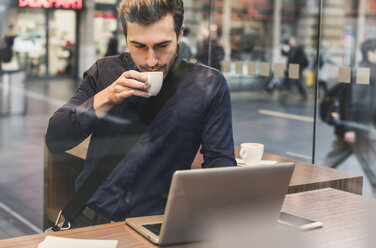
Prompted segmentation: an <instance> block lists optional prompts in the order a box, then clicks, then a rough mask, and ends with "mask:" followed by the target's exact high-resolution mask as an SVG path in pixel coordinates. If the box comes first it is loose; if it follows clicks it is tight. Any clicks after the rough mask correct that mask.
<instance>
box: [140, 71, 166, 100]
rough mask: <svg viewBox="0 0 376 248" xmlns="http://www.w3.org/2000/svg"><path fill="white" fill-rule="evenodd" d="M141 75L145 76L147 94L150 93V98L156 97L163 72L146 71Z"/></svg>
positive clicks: (160, 86) (160, 85)
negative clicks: (148, 86) (147, 86)
mask: <svg viewBox="0 0 376 248" xmlns="http://www.w3.org/2000/svg"><path fill="white" fill-rule="evenodd" d="M141 73H142V74H145V75H146V76H147V81H146V83H147V84H148V85H150V88H149V90H148V92H150V94H151V95H152V96H156V95H158V93H159V91H160V90H161V88H162V83H163V71H146V72H141Z"/></svg>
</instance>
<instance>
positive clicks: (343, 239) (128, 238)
mask: <svg viewBox="0 0 376 248" xmlns="http://www.w3.org/2000/svg"><path fill="white" fill-rule="evenodd" d="M375 209H376V201H375V200H373V199H370V198H365V197H362V196H360V195H356V194H351V193H347V192H344V191H340V190H335V189H331V188H327V189H321V190H313V191H308V192H301V193H297V194H290V195H287V196H286V198H285V202H284V204H283V207H282V210H283V211H286V212H289V213H292V214H295V215H299V216H302V217H305V218H311V219H315V220H318V221H321V222H323V223H324V226H323V227H322V228H320V229H315V230H310V231H306V232H303V233H301V238H302V240H303V244H304V246H301V247H307V248H322V247H341V248H347V247H348V248H354V247H357V248H361V247H368V246H366V242H367V239H368V238H370V236H371V237H372V236H374V234H373V232H374V230H375V226H372V227H369V226H367V220H369V219H370V218H371V217H370V216H371V214H374V210H375ZM373 216H375V215H373ZM375 224H376V221H374V222H373V225H375ZM46 235H47V234H37V235H31V236H25V237H20V238H14V239H7V240H0V247H2V248H7V247H9V248H10V247H12V248H13V247H18V248H22V247H27V248H29V247H37V245H38V243H40V242H41V241H42V240H43V239H44V237H45V236H46ZM49 235H55V236H60V237H68V238H82V239H116V240H119V244H118V247H119V248H123V247H138V248H148V247H155V246H154V245H152V244H151V243H150V242H149V241H147V240H146V239H144V238H143V237H142V236H140V235H139V234H138V233H136V232H135V231H133V230H132V229H130V228H129V227H127V226H126V225H125V224H124V222H118V223H110V224H105V225H100V226H93V227H85V228H78V229H73V230H69V231H63V232H57V233H50V234H49ZM171 247H190V248H196V247H206V244H204V243H195V244H185V245H180V246H171ZM369 247H372V246H369Z"/></svg>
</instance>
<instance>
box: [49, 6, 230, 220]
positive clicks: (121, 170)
mask: <svg viewBox="0 0 376 248" xmlns="http://www.w3.org/2000/svg"><path fill="white" fill-rule="evenodd" d="M119 16H120V19H121V22H122V26H123V32H124V36H125V40H126V42H127V44H128V47H129V53H122V54H119V55H117V56H110V57H104V58H102V59H99V60H98V61H97V62H96V63H95V64H94V65H92V66H91V67H90V69H89V70H87V71H86V72H85V73H84V79H83V81H82V83H81V85H80V87H79V89H78V90H77V92H76V94H75V95H74V96H73V97H72V98H71V99H70V100H69V102H68V103H67V104H65V105H64V106H62V107H61V108H60V109H58V110H57V111H56V112H55V113H54V115H53V116H52V117H51V119H50V121H49V125H48V129H47V134H46V144H47V146H48V148H49V150H50V151H51V152H63V151H66V150H68V149H71V148H73V147H75V146H76V145H77V144H79V143H80V142H82V141H83V140H84V139H86V138H87V137H88V136H89V135H91V140H90V145H89V149H88V153H87V158H86V160H85V167H84V170H83V172H82V173H81V175H80V176H79V177H78V178H77V180H76V190H78V189H79V188H80V186H81V185H83V184H84V181H85V179H87V178H88V177H89V176H90V175H89V174H90V173H91V172H92V171H93V170H94V168H98V166H99V168H100V167H102V166H106V165H107V164H101V161H102V160H104V159H105V158H106V157H108V154H113V153H115V156H117V157H120V162H119V163H118V164H117V166H116V167H115V169H114V170H112V172H111V173H110V174H109V176H108V177H107V178H106V179H105V181H104V182H103V183H101V184H100V186H99V188H98V189H97V190H96V191H95V193H94V194H93V195H92V196H91V197H90V199H89V201H87V202H86V206H85V207H84V209H83V211H81V210H82V209H79V210H80V211H81V212H80V214H78V215H77V216H75V217H74V218H73V221H72V222H71V224H72V227H80V226H89V225H96V224H102V223H107V222H109V221H111V220H112V221H122V220H124V219H125V218H126V217H134V216H145V215H155V214H162V213H163V212H164V208H165V204H166V200H167V194H168V191H169V186H170V182H171V177H172V174H173V173H174V171H176V170H181V169H190V168H191V164H192V162H193V160H194V158H195V155H196V153H197V151H198V149H199V147H200V146H201V153H202V154H203V158H204V162H203V164H202V167H204V168H207V167H221V166H235V165H236V161H235V156H234V143H233V134H232V121H231V100H230V92H229V88H228V85H227V82H226V80H225V78H224V76H223V75H222V74H221V73H220V72H218V71H217V70H214V69H213V68H210V67H207V66H202V65H200V64H192V63H189V62H187V61H185V60H183V59H182V55H181V53H179V50H178V47H179V42H180V41H181V37H182V34H183V30H184V26H183V25H182V23H183V17H184V8H183V1H182V0H145V1H137V0H123V1H121V3H120V6H119ZM148 71H162V72H163V73H164V81H163V86H162V89H161V91H160V92H159V94H158V95H157V96H153V97H151V95H150V93H149V92H148V88H149V85H148V84H146V82H147V77H146V76H145V75H144V74H142V73H141V72H148ZM137 135H140V137H139V138H138V139H136V143H135V144H134V145H132V146H131V148H130V150H129V151H128V153H127V154H122V150H124V149H125V148H124V147H123V146H113V144H117V141H118V140H122V139H123V138H126V139H128V138H129V139H133V138H132V137H137ZM127 142H128V143H129V141H127ZM126 145H127V144H125V146H126ZM119 150H120V151H119ZM118 151H119V153H120V154H119V153H117V152H118ZM115 158H116V157H115ZM88 211H89V212H90V213H94V215H95V216H98V218H96V220H94V219H91V218H90V217H88V215H87V214H86V213H87V212H88Z"/></svg>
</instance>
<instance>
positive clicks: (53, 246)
mask: <svg viewBox="0 0 376 248" xmlns="http://www.w3.org/2000/svg"><path fill="white" fill-rule="evenodd" d="M117 244H118V241H117V240H96V239H71V238H62V237H55V236H46V237H45V238H44V240H43V242H41V243H40V244H39V245H38V248H68V247H69V248H89V247H90V248H116V247H117Z"/></svg>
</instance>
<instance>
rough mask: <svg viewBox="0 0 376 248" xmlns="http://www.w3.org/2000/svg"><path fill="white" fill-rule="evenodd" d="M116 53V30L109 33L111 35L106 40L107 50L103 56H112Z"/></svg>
mask: <svg viewBox="0 0 376 248" xmlns="http://www.w3.org/2000/svg"><path fill="white" fill-rule="evenodd" d="M117 54H118V40H117V38H116V31H113V32H112V33H111V37H110V39H109V40H108V44H107V51H106V54H105V55H104V56H112V55H117Z"/></svg>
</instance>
